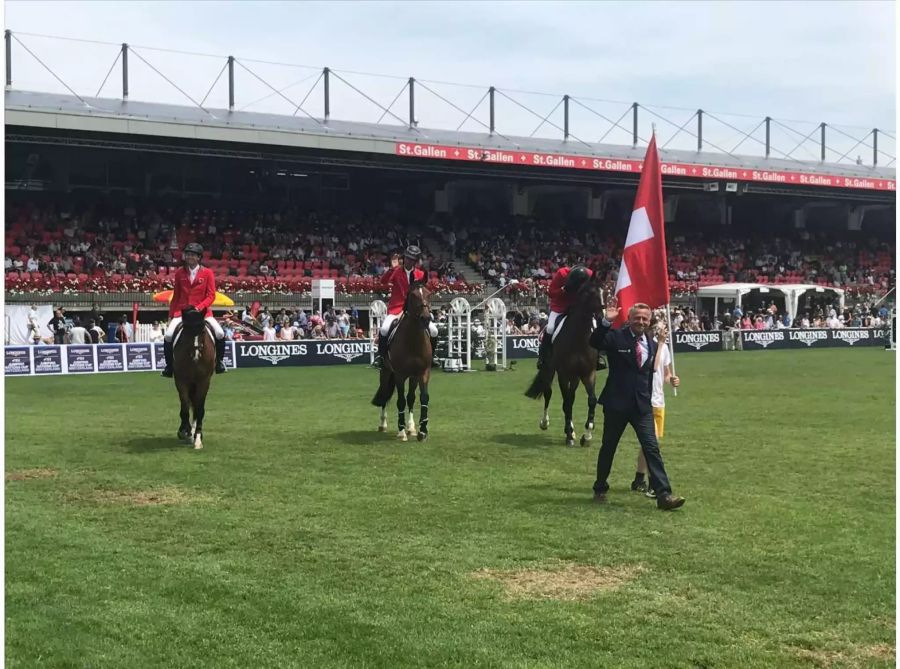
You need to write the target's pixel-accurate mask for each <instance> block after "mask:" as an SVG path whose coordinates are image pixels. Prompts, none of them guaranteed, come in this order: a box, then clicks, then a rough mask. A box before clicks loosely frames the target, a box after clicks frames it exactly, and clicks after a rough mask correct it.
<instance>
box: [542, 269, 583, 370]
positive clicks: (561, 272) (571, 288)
mask: <svg viewBox="0 0 900 669" xmlns="http://www.w3.org/2000/svg"><path fill="white" fill-rule="evenodd" d="M592 276H594V273H593V272H592V271H591V270H590V269H588V268H587V267H584V266H583V265H577V266H576V267H571V268H570V267H560V268H559V269H558V270H556V273H555V274H554V275H553V278H552V279H551V280H550V288H549V291H548V292H549V293H550V315H549V316H548V317H547V325H546V327H545V328H544V333H543V335H542V336H541V345H540V348H538V362H537V367H538V369H540V368H541V367H543V365H544V363H546V362H547V359H548V358H549V356H550V351H551V346H552V342H553V333H554V332H555V331H556V322H557V321H558V320H559V318H560V317H561V316H562V315H564V314H565V313H566V312H567V311H568V310H569V307H571V306H572V305H573V304H574V303H575V294H576V293H577V292H578V289H579V288H581V286H582V284H584V282H585V281H587V280H588V279H590V278H591V277H592Z"/></svg>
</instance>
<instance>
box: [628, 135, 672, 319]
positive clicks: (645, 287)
mask: <svg viewBox="0 0 900 669" xmlns="http://www.w3.org/2000/svg"><path fill="white" fill-rule="evenodd" d="M616 298H617V300H618V304H619V306H620V307H621V308H622V310H621V311H620V312H619V317H618V319H617V321H616V323H615V325H622V324H623V323H624V322H625V320H626V319H627V318H628V310H629V309H630V308H631V307H632V305H634V304H636V303H638V302H644V303H646V304H648V305H650V307H651V308H653V309H655V308H657V307H662V306H664V305H666V304H668V303H669V271H668V263H667V261H666V231H665V223H664V215H663V198H662V171H661V170H660V164H659V152H658V151H657V150H656V135H655V134H654V135H653V138H652V139H651V140H650V146H648V147H647V155H646V156H645V157H644V166H643V169H642V171H641V181H640V183H639V184H638V191H637V197H635V199H634V209H633V211H632V212H631V223H629V225H628V237H627V238H626V239H625V249H624V250H623V251H622V264H621V266H620V267H619V279H618V281H617V282H616Z"/></svg>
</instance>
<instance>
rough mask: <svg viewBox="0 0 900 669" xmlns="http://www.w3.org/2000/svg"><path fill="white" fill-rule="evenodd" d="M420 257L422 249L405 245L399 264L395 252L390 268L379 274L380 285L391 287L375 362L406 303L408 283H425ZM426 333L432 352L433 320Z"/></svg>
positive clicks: (377, 361) (433, 337)
mask: <svg viewBox="0 0 900 669" xmlns="http://www.w3.org/2000/svg"><path fill="white" fill-rule="evenodd" d="M421 258H422V251H421V249H419V247H418V246H414V245H410V246H407V247H406V251H405V252H404V253H403V263H402V264H401V262H400V256H399V255H398V254H396V253H395V254H394V255H393V256H392V257H391V268H390V269H389V270H387V271H386V272H385V273H384V274H382V275H381V285H382V286H390V287H391V297H390V299H389V300H388V305H387V316H385V317H384V320H383V321H382V322H381V329H380V330H379V331H378V353H377V357H376V363H379V362H380V361H381V360H382V359H383V358H384V354H385V352H386V348H387V340H388V334H389V333H390V331H391V325H392V324H393V323H394V321H396V320H397V319H398V318H400V315H401V314H402V313H403V306H404V305H405V304H406V296H407V294H409V286H410V284H411V283H413V282H418V283H425V272H424V271H423V270H421V269H419V267H418V264H419V260H420V259H421ZM428 334H429V335H430V336H431V351H432V354H434V350H435V341H434V339H435V337H437V334H438V330H437V325H435V324H434V321H432V322H431V323H429V324H428Z"/></svg>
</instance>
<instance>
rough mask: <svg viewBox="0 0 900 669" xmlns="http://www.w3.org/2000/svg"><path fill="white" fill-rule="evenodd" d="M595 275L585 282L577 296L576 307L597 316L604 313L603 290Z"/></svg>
mask: <svg viewBox="0 0 900 669" xmlns="http://www.w3.org/2000/svg"><path fill="white" fill-rule="evenodd" d="M596 277H597V275H596V274H595V275H594V276H593V277H592V278H590V279H588V280H587V281H585V282H584V283H583V284H582V285H581V288H579V289H578V292H577V293H576V294H575V306H576V307H577V308H579V309H583V310H585V311H587V312H588V313H590V314H591V315H592V316H596V315H597V314H599V313H600V312H601V311H603V289H602V288H601V287H600V281H598V280H597V278H596Z"/></svg>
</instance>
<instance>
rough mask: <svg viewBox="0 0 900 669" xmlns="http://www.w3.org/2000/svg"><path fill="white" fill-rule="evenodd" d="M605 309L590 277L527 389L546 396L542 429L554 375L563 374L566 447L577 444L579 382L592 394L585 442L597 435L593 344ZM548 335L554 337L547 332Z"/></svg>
mask: <svg viewBox="0 0 900 669" xmlns="http://www.w3.org/2000/svg"><path fill="white" fill-rule="evenodd" d="M602 309H603V293H602V290H601V288H600V284H599V283H598V282H597V281H596V280H595V279H593V278H592V279H589V280H588V281H585V283H584V284H583V285H582V286H581V288H580V289H579V290H578V292H577V293H576V296H575V304H573V305H572V307H571V308H570V309H569V311H568V312H567V314H566V320H565V322H564V323H563V324H562V329H561V330H560V329H559V325H557V330H556V332H557V336H556V341H554V342H553V348H552V350H551V354H550V357H549V360H547V363H546V364H545V365H544V366H543V368H542V369H540V370H538V373H537V376H535V378H534V381H532V383H531V385H530V386H529V387H528V390H526V391H525V396H526V397H530V398H532V399H537V398H538V397H540V396H541V395H543V396H544V414H543V417H542V418H541V422H540V428H541V429H542V430H546V429H547V428H548V427H549V426H550V413H549V410H548V407H549V406H550V397H551V396H552V395H553V376H554V374H556V375H558V376H559V390H560V392H561V393H562V398H563V414H564V416H565V423H566V424H565V432H566V446H574V445H575V424H574V422H573V420H572V406H573V404H574V403H575V392H576V391H577V390H578V384H579V382H580V383H582V384H583V385H584V389H585V390H586V391H587V396H588V416H587V420H586V421H585V424H584V434H582V436H581V442H580V443H581V445H582V446H587V445H589V443H590V441H591V439H593V437H594V412H595V410H596V407H597V392H596V381H597V359H598V356H599V353H598V351H597V350H596V349H595V348H593V347H592V346H591V345H590V341H589V340H590V336H591V332H593V330H594V324H595V320H594V319H595V318H596V316H597V314H599V313H600V312H601V311H602ZM544 336H545V337H547V336H550V335H548V334H546V333H545V334H544Z"/></svg>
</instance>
